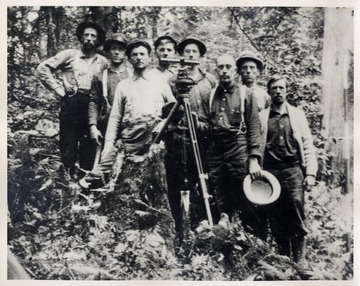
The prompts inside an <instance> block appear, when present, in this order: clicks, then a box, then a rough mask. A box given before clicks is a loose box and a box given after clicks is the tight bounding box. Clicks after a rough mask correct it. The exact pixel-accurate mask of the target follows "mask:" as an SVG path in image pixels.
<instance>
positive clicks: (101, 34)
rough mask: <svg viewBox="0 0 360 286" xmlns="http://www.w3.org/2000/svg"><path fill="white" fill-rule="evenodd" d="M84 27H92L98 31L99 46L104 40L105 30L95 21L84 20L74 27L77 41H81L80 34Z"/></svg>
mask: <svg viewBox="0 0 360 286" xmlns="http://www.w3.org/2000/svg"><path fill="white" fill-rule="evenodd" d="M86 28H93V29H95V30H96V31H97V33H98V35H97V36H98V46H101V45H102V44H103V43H104V42H105V32H104V30H103V29H102V28H101V27H100V26H99V25H98V24H95V23H92V22H84V23H81V24H80V25H79V26H78V27H77V28H76V37H77V38H78V40H79V41H81V36H82V34H83V33H84V30H85V29H86Z"/></svg>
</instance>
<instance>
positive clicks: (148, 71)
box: [132, 68, 151, 81]
mask: <svg viewBox="0 0 360 286" xmlns="http://www.w3.org/2000/svg"><path fill="white" fill-rule="evenodd" d="M150 74H151V73H150V70H149V68H146V70H145V71H144V72H143V74H142V75H141V76H139V75H137V74H136V73H134V74H133V77H132V78H133V80H134V81H136V80H138V79H144V80H149V79H150Z"/></svg>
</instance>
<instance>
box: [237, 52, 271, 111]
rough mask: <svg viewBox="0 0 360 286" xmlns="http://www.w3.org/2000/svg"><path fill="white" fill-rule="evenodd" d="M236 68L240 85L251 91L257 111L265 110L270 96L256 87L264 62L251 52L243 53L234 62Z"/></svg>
mask: <svg viewBox="0 0 360 286" xmlns="http://www.w3.org/2000/svg"><path fill="white" fill-rule="evenodd" d="M236 66H237V71H238V74H239V75H240V76H241V81H242V84H244V85H246V86H247V87H248V88H250V89H251V90H252V91H253V93H254V97H255V101H256V104H257V106H258V109H259V111H261V110H263V109H265V108H267V107H268V106H269V105H270V102H271V99H270V96H269V95H268V94H267V92H266V90H264V89H263V88H261V87H259V86H258V85H257V78H258V77H259V75H260V74H261V72H262V71H263V69H264V62H263V61H262V59H261V58H260V56H258V55H257V54H255V53H254V52H252V51H243V52H242V53H241V54H240V57H239V58H238V60H237V61H236Z"/></svg>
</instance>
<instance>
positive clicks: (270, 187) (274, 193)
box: [243, 170, 281, 205]
mask: <svg viewBox="0 0 360 286" xmlns="http://www.w3.org/2000/svg"><path fill="white" fill-rule="evenodd" d="M260 173H261V178H260V179H256V180H252V179H251V176H250V174H249V175H247V176H246V177H245V180H244V185H243V187H244V194H245V196H246V198H247V199H248V200H249V201H250V202H252V203H254V204H256V205H268V204H271V203H273V202H275V201H276V200H277V199H278V198H279V196H280V193H281V187H280V183H279V181H278V180H277V179H276V178H275V176H274V175H272V174H271V173H269V172H267V171H264V170H262V171H260Z"/></svg>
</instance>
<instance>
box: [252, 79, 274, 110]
mask: <svg viewBox="0 0 360 286" xmlns="http://www.w3.org/2000/svg"><path fill="white" fill-rule="evenodd" d="M250 89H251V90H252V92H253V94H254V97H255V101H256V105H257V107H258V111H261V110H263V109H265V108H268V107H269V106H270V104H271V97H270V95H269V94H268V93H267V92H266V91H265V90H264V89H262V88H261V87H259V86H258V85H254V86H252V87H251V88H250Z"/></svg>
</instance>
